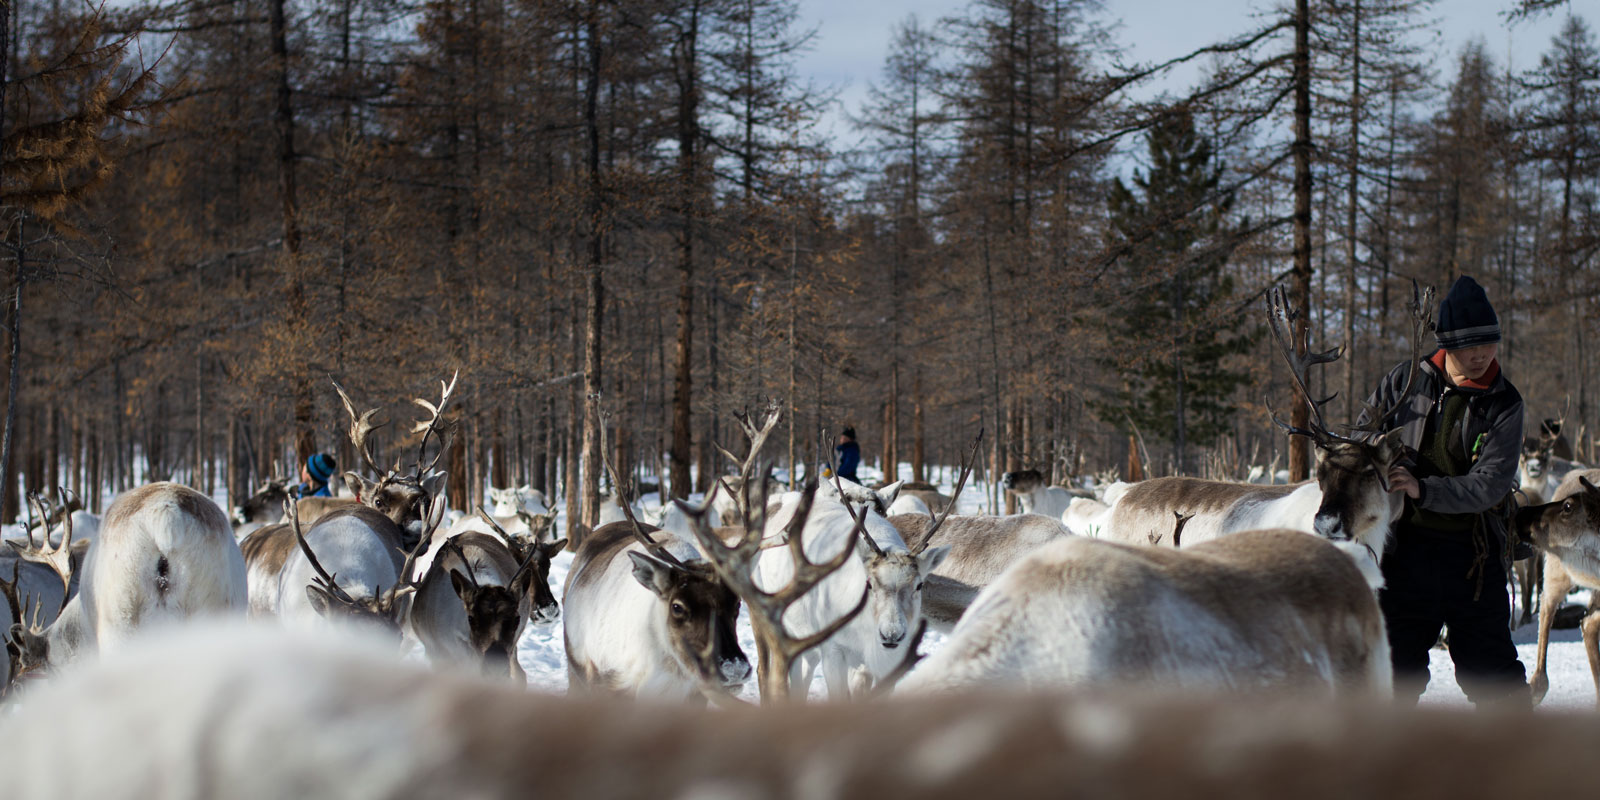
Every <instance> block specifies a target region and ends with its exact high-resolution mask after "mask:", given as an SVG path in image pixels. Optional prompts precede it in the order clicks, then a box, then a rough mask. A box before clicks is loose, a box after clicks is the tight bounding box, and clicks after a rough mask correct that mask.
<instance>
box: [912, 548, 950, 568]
mask: <svg viewBox="0 0 1600 800" xmlns="http://www.w3.org/2000/svg"><path fill="white" fill-rule="evenodd" d="M948 555H950V545H941V546H939V547H930V548H928V549H926V550H924V551H922V554H921V555H919V556H917V573H918V574H920V575H924V576H926V575H928V574H929V573H931V572H933V571H934V570H936V569H938V568H939V565H940V564H943V563H944V558H945V556H948Z"/></svg>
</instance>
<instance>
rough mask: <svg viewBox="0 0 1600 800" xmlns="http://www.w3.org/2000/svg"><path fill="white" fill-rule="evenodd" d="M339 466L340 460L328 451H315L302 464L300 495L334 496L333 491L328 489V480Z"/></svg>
mask: <svg viewBox="0 0 1600 800" xmlns="http://www.w3.org/2000/svg"><path fill="white" fill-rule="evenodd" d="M338 468H339V464H338V462H336V461H334V460H333V456H330V455H328V454H327V453H313V454H312V456H311V457H310V458H308V459H306V463H304V464H302V465H301V466H300V496H301V497H332V496H333V492H331V491H329V490H328V480H329V479H330V478H332V477H333V471H334V470H335V469H338Z"/></svg>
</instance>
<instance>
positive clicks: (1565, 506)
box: [1561, 500, 1572, 514]
mask: <svg viewBox="0 0 1600 800" xmlns="http://www.w3.org/2000/svg"><path fill="white" fill-rule="evenodd" d="M1561 513H1563V514H1571V513H1572V501H1571V500H1568V501H1566V502H1564V503H1562V504H1561Z"/></svg>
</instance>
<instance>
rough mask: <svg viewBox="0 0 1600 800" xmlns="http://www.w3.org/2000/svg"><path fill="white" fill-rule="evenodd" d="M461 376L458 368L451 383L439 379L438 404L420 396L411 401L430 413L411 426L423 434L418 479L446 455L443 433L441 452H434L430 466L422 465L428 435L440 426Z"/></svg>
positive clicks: (418, 446) (414, 431)
mask: <svg viewBox="0 0 1600 800" xmlns="http://www.w3.org/2000/svg"><path fill="white" fill-rule="evenodd" d="M460 378H461V370H456V371H455V374H453V375H451V376H450V382H449V383H445V382H444V381H442V380H441V381H439V404H438V405H434V404H433V403H430V402H428V401H427V400H424V399H422V398H420V397H418V398H415V399H413V400H412V401H411V402H413V403H416V404H417V405H419V406H422V407H423V408H425V409H427V410H428V413H429V417H428V418H427V419H425V420H418V421H417V423H416V424H415V425H413V426H412V427H411V432H412V433H419V432H420V433H421V434H422V442H421V443H420V444H418V445H417V480H422V477H423V476H424V475H427V474H428V473H429V472H431V471H432V470H433V468H434V466H435V465H437V464H438V463H439V458H440V457H441V456H443V455H444V445H443V443H442V438H443V437H442V435H441V436H440V437H438V438H440V439H441V444H440V446H439V452H437V453H434V454H433V461H431V462H429V463H428V466H426V467H424V466H422V459H423V457H424V456H426V455H427V453H428V437H430V436H433V434H434V431H435V430H436V429H437V428H438V427H439V420H440V419H441V418H442V417H443V415H444V408H445V405H446V404H448V403H449V402H450V393H451V392H454V391H455V390H456V381H457V380H459V379H460ZM396 471H398V470H396Z"/></svg>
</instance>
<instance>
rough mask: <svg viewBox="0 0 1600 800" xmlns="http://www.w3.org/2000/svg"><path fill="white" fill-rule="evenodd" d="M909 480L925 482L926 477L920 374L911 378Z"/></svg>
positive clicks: (925, 444)
mask: <svg viewBox="0 0 1600 800" xmlns="http://www.w3.org/2000/svg"><path fill="white" fill-rule="evenodd" d="M911 394H912V399H911V480H914V481H919V482H923V481H927V480H928V475H927V471H926V467H925V466H924V460H925V459H926V456H927V450H926V448H927V442H926V440H924V438H923V429H922V372H921V371H920V370H919V371H917V372H915V373H913V375H912V378H911Z"/></svg>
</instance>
